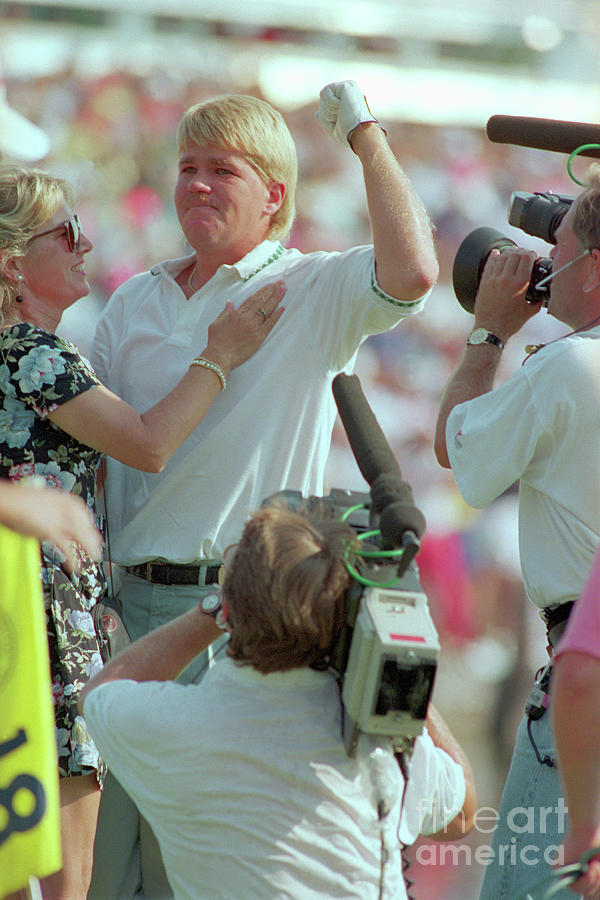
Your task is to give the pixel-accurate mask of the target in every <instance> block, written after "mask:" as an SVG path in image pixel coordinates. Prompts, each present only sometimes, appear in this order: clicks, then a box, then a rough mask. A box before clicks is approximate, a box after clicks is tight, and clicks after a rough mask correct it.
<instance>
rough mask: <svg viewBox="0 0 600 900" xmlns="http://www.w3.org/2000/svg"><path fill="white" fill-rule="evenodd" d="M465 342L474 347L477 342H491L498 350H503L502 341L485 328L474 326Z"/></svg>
mask: <svg viewBox="0 0 600 900" xmlns="http://www.w3.org/2000/svg"><path fill="white" fill-rule="evenodd" d="M467 344H468V345H469V346H470V347H476V346H477V345H478V344H493V345H494V347H497V348H498V350H500V351H502V350H504V341H501V340H500V338H499V337H497V336H496V335H495V334H493V333H492V332H491V331H488V330H487V328H476V329H475V330H474V331H472V332H471V334H470V335H469V337H468V338H467Z"/></svg>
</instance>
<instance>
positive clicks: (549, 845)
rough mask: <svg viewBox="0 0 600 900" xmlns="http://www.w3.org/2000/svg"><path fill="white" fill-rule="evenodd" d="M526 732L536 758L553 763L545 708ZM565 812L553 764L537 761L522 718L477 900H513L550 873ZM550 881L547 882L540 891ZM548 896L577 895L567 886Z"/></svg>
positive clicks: (571, 898)
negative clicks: (530, 737)
mask: <svg viewBox="0 0 600 900" xmlns="http://www.w3.org/2000/svg"><path fill="white" fill-rule="evenodd" d="M531 735H532V738H533V740H534V741H535V745H536V747H537V749H538V753H539V755H540V757H541V758H542V759H546V758H547V759H549V760H552V762H555V760H556V751H555V748H554V738H553V734H552V717H551V714H550V711H549V710H546V711H545V712H544V714H543V715H542V717H541V718H540V719H537V720H534V721H533V722H532V723H531ZM566 813H567V807H566V803H565V800H564V792H563V787H562V783H561V781H560V776H559V773H558V769H557V768H556V765H554V766H553V767H550V766H548V765H545V764H544V763H540V762H539V761H538V759H537V757H536V754H535V751H534V748H533V746H532V744H531V740H530V739H529V735H528V734H527V719H526V718H523V719H522V720H521V724H520V725H519V729H518V731H517V739H516V742H515V748H514V750H513V755H512V760H511V764H510V769H509V772H508V777H507V779H506V784H505V785H504V791H503V793H502V799H501V801H500V809H499V810H498V816H499V819H498V824H497V827H496V830H495V831H494V837H493V840H492V845H491V852H490V856H489V859H490V862H489V864H488V865H487V866H486V870H485V876H484V879H483V885H482V888H481V894H480V900H516V898H517V897H520V896H521V895H522V894H523V893H524V892H525V891H526V890H527V889H528V888H530V887H532V886H533V885H534V884H536V883H537V882H540V881H541V880H542V879H543V878H544V877H548V876H549V875H550V874H551V871H552V864H553V863H556V862H558V863H560V861H561V860H560V858H559V857H558V848H559V847H560V845H561V844H562V842H563V840H564V838H565V834H566V832H567V828H568V819H567V815H566ZM550 885H552V882H548V884H547V885H546V886H545V888H544V890H545V889H546V888H548V887H549V886H550ZM543 895H544V891H543V890H538V891H536V892H535V894H532V896H533V897H534V900H538V898H540V897H542V896H543ZM552 896H553V900H576V897H577V895H576V894H574V893H573V892H572V891H570V890H569V889H568V888H564V889H563V890H561V891H559V893H557V894H553V895H552Z"/></svg>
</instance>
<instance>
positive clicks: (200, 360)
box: [190, 356, 227, 391]
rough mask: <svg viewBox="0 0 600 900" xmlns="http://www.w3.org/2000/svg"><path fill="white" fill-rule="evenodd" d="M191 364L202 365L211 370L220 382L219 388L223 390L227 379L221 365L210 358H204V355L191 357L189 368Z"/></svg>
mask: <svg viewBox="0 0 600 900" xmlns="http://www.w3.org/2000/svg"><path fill="white" fill-rule="evenodd" d="M192 366H202V368H203V369H209V370H210V371H211V372H214V373H215V375H216V376H217V377H218V379H219V381H220V382H221V390H222V391H224V390H225V388H226V387H227V379H226V378H225V372H224V371H223V369H222V368H221V366H219V365H217V363H214V362H211V361H210V359H206V358H205V357H204V356H197V357H196V359H193V360H192V361H191V363H190V368H191V367H192Z"/></svg>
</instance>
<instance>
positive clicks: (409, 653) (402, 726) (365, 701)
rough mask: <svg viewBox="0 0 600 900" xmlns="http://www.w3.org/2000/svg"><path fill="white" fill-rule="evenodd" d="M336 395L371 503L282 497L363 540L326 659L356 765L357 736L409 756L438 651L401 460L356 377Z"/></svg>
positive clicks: (360, 495) (337, 497)
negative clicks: (387, 743) (385, 741)
mask: <svg viewBox="0 0 600 900" xmlns="http://www.w3.org/2000/svg"><path fill="white" fill-rule="evenodd" d="M333 393H334V397H335V401H336V404H337V407H338V411H339V413H340V418H341V420H342V423H343V425H344V428H345V430H346V433H347V435H348V439H349V443H350V446H351V448H352V451H353V453H354V457H355V459H356V462H357V464H358V466H359V469H360V471H361V472H362V474H363V476H364V477H365V479H366V481H367V482H368V484H369V485H370V493H364V492H357V491H348V490H343V489H338V488H334V489H333V490H332V491H331V492H330V494H329V496H327V497H309V498H304V497H303V496H302V494H301V493H300V492H299V491H281V492H280V493H278V494H275V495H273V497H269V498H267V499H266V500H265V501H264V502H263V505H265V504H268V503H270V502H272V501H273V500H274V499H276V498H279V499H282V500H284V501H285V502H286V503H287V504H288V505H289V506H290V507H291V508H292V509H297V508H298V507H299V506H300V505H302V506H303V507H304V508H306V509H308V510H309V511H318V512H321V513H323V514H325V515H331V516H333V517H335V518H339V519H343V520H344V521H346V522H347V523H348V524H349V525H350V526H351V527H352V528H353V529H354V530H355V531H356V533H357V536H358V543H359V545H360V550H358V551H357V552H355V553H353V558H354V559H356V560H357V562H356V563H355V564H354V563H351V562H350V561H348V568H349V571H350V574H351V575H352V583H351V586H350V588H349V589H348V591H347V595H346V612H345V621H344V625H343V626H342V629H341V631H340V634H339V636H338V638H337V641H336V643H335V646H334V647H333V648H332V650H331V653H330V659H329V663H330V670H331V671H332V673H333V674H334V675H335V676H336V677H337V678H338V680H339V682H340V686H341V696H342V706H343V737H344V745H345V748H346V752H347V754H348V755H349V756H354V754H355V751H356V746H357V743H358V739H359V736H360V734H361V733H365V734H370V735H375V736H379V737H388V738H391V740H392V742H393V745H394V748H395V749H396V751H397V752H403V751H410V750H411V749H412V746H413V744H414V741H415V739H416V738H417V737H418V735H419V734H420V733H421V731H422V729H423V723H424V721H425V718H426V716H427V709H428V706H429V701H430V698H431V693H432V691H433V685H434V680H435V673H436V669H437V660H438V656H439V652H440V644H439V640H438V636H437V632H436V629H435V626H434V624H433V621H432V619H431V615H430V613H429V607H428V601H427V597H426V595H425V593H424V592H423V588H422V587H421V584H420V581H419V574H418V569H417V566H416V563H415V561H414V557H415V555H416V554H417V552H418V550H419V548H420V536H421V535H422V534H423V532H424V530H425V519H424V517H423V514H422V513H421V512H420V510H419V509H417V507H416V506H415V505H414V501H413V496H412V490H411V488H410V486H409V485H408V484H407V483H406V482H405V481H403V479H402V476H401V473H400V469H399V467H398V464H397V462H396V459H395V457H394V455H393V453H392V451H391V449H390V447H389V445H388V443H387V441H386V439H385V437H384V435H383V432H382V431H381V429H380V428H379V425H378V423H377V420H376V419H375V416H374V414H373V412H372V410H371V408H370V406H369V404H368V403H367V401H366V399H365V397H364V394H363V393H362V388H361V386H360V382H359V380H358V378H357V376H356V375H351V376H348V375H344V374H340V375H337V376H336V378H335V379H334V381H333Z"/></svg>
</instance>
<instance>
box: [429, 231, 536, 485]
mask: <svg viewBox="0 0 600 900" xmlns="http://www.w3.org/2000/svg"><path fill="white" fill-rule="evenodd" d="M535 259H536V253H535V252H534V251H533V250H521V249H519V248H514V249H512V248H511V249H510V250H504V251H503V252H502V253H500V252H499V251H498V250H492V252H491V253H490V255H489V257H488V260H487V262H486V264H485V268H484V270H483V275H482V277H481V281H480V283H479V289H478V291H477V297H476V300H475V320H474V322H473V329H475V328H485V330H486V331H491V332H492V334H495V335H496V337H498V338H500V340H501V341H502V342H503V343H504V344H506V342H507V341H508V339H509V338H510V337H512V335H513V334H516V333H517V331H519V329H520V328H522V327H523V325H524V324H525V322H527V320H528V319H530V318H531V317H532V316H534V315H535V314H536V313H537V312H538V311H539V305H536V304H529V303H527V302H526V300H525V294H526V292H527V288H528V286H529V281H530V278H531V271H532V268H533V263H534V262H535ZM500 355H501V352H500V350H499V349H498V347H497V346H495V345H494V344H487V343H484V344H478V345H477V346H470V345H467V346H466V347H465V351H464V353H463V356H462V359H461V361H460V363H459V365H458V368H457V369H456V371H455V373H454V375H453V376H452V377H451V379H450V381H449V383H448V385H447V387H446V390H445V391H444V393H443V395H442V402H441V405H440V411H439V413H438V419H437V425H436V432H435V441H434V449H435V455H436V457H437V460H438V462H439V464H440V465H441V466H444V468H446V469H449V468H450V459H449V456H448V448H447V447H446V424H447V422H448V417H449V415H450V413H451V412H452V410H453V409H454V407H455V406H458V404H459V403H465V402H466V401H467V400H473V399H474V398H475V397H480V396H481V395H482V394H487V393H488V391H491V390H492V388H493V386H494V378H495V376H496V372H497V369H498V366H499V364H500Z"/></svg>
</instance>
